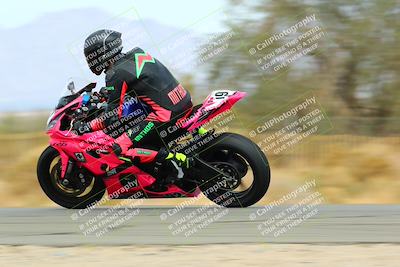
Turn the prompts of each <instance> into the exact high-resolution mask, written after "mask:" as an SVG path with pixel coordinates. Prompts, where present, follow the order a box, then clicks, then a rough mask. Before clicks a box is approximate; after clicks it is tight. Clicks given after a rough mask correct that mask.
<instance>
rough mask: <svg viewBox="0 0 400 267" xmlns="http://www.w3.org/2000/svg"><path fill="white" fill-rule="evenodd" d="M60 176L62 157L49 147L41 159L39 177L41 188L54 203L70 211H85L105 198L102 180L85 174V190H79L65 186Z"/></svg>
mask: <svg viewBox="0 0 400 267" xmlns="http://www.w3.org/2000/svg"><path fill="white" fill-rule="evenodd" d="M60 174H61V160H60V155H59V153H58V151H57V150H56V149H55V148H53V147H51V146H49V147H47V148H46V149H45V150H44V151H43V153H42V155H41V156H40V158H39V161H38V165H37V176H38V180H39V184H40V186H41V188H42V189H43V191H44V192H45V193H46V195H47V196H48V197H49V198H50V199H51V200H52V201H54V202H55V203H57V204H58V205H60V206H62V207H65V208H68V209H83V208H86V207H88V206H90V205H92V204H94V203H96V202H97V201H99V200H100V199H101V198H102V197H103V195H104V192H105V186H104V183H103V180H102V179H99V178H96V177H93V176H91V175H90V174H89V173H88V172H85V177H84V179H85V188H78V187H76V186H73V185H65V184H63V183H62V180H61V179H60V177H61V175H60Z"/></svg>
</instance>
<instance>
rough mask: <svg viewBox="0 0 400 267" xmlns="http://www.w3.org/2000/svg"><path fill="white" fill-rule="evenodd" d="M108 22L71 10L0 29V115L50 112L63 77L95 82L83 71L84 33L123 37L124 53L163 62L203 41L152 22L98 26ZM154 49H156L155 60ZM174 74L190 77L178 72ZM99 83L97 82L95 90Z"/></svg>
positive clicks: (99, 13) (97, 13)
mask: <svg viewBox="0 0 400 267" xmlns="http://www.w3.org/2000/svg"><path fill="white" fill-rule="evenodd" d="M111 17H112V16H111V14H108V13H106V12H104V11H103V10H100V9H93V8H90V9H89V8H86V9H74V10H67V11H62V12H54V13H49V14H46V15H44V16H42V17H40V18H38V19H36V20H35V21H33V22H32V23H30V24H26V25H23V26H20V27H17V28H13V29H4V28H0V36H2V42H0V58H1V65H0V71H1V74H2V75H1V92H2V95H1V97H0V112H3V111H26V110H34V109H50V108H52V107H53V106H54V105H55V103H56V101H57V99H58V98H59V96H60V92H61V90H62V88H63V87H64V86H65V84H66V81H67V80H68V78H69V77H85V78H86V79H89V80H95V79H96V77H95V76H94V75H93V74H91V73H90V71H88V69H87V67H86V66H85V65H84V61H83V60H84V57H83V53H82V44H83V40H84V38H85V37H86V36H87V35H88V34H89V33H91V32H93V31H94V30H97V29H99V28H111V29H115V30H119V31H121V32H123V39H124V44H125V45H124V50H130V49H131V48H133V47H134V46H141V47H143V49H145V50H147V51H149V52H150V53H152V54H153V55H154V56H156V57H159V58H161V60H166V61H168V59H170V55H173V54H176V53H178V52H179V53H182V51H185V52H186V53H188V54H190V53H192V52H193V51H194V50H195V47H196V45H198V41H199V39H201V38H203V37H202V36H200V35H199V34H197V33H194V32H190V31H189V32H182V31H181V29H177V28H174V27H171V26H167V25H162V24H160V23H158V22H157V21H154V20H143V21H139V20H135V19H132V20H130V19H129V18H127V17H120V18H114V19H112V21H111V22H108V23H106V24H104V22H105V21H107V20H109V18H111ZM97 25H103V26H97ZM176 33H178V35H174V34H176ZM186 35H187V36H188V38H185V36H186ZM168 36H172V37H171V38H169V41H168V42H165V41H163V40H165V39H166V38H168ZM171 44H172V45H171ZM156 47H158V48H160V47H161V51H162V53H161V54H160V53H159V51H160V50H158V49H156ZM168 63H169V64H171V62H167V65H168ZM177 69H178V70H177V71H179V70H182V71H184V70H185V71H189V72H190V71H191V69H190V68H182V66H181V67H180V68H178V67H177ZM103 79H104V78H103V77H97V80H98V81H100V84H102V82H101V81H102V80H103Z"/></svg>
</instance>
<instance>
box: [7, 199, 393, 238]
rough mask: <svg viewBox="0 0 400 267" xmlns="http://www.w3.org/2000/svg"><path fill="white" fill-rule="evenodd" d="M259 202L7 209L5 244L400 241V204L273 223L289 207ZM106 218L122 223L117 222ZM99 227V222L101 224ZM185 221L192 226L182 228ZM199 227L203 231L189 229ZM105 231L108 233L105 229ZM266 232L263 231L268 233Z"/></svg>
mask: <svg viewBox="0 0 400 267" xmlns="http://www.w3.org/2000/svg"><path fill="white" fill-rule="evenodd" d="M260 208H261V207H251V208H244V209H227V210H224V209H218V208H215V207H207V208H204V207H185V208H183V209H180V210H179V211H177V210H174V207H140V208H137V207H131V208H116V209H113V210H110V209H109V208H106V207H105V208H97V209H94V210H91V211H89V213H87V214H83V212H81V215H79V213H77V212H78V211H77V210H67V209H63V208H2V209H0V245H44V246H75V245H106V246H107V245H138V244H148V245H150V244H166V245H170V244H174V245H193V244H225V243H283V244H299V243H301V244H330V243H331V244H338V243H340V244H355V243H400V205H321V206H318V207H317V209H318V212H317V213H316V214H315V215H314V216H313V217H311V218H308V219H305V220H304V221H301V222H299V221H298V222H299V223H296V222H294V221H295V220H297V219H293V220H292V219H290V220H288V219H287V218H286V219H285V217H282V218H281V219H277V220H274V222H271V221H269V222H267V219H271V218H273V217H274V216H275V215H277V214H279V213H280V212H285V209H286V208H287V206H280V207H276V208H275V209H274V210H273V211H268V212H265V211H263V210H259V209H260ZM257 211H258V214H259V215H260V216H259V215H257ZM74 214H77V216H74ZM201 214H208V215H209V218H211V217H212V218H215V221H212V222H211V223H209V224H205V223H202V222H201V221H197V220H196V219H195V218H199V216H200V215H201ZM217 214H220V215H217ZM251 214H253V217H252V218H253V219H251ZM254 214H255V216H254ZM104 215H106V216H104ZM160 216H161V217H162V218H163V219H161V218H160ZM164 217H166V219H164ZM106 218H111V219H112V220H110V222H111V223H113V222H114V223H115V222H118V223H119V224H114V225H113V226H112V227H113V228H111V226H109V225H110V224H107V223H108V221H106ZM124 218H125V221H124ZM299 218H300V217H299ZM73 219H75V220H73ZM107 220H108V219H107ZM283 220H286V221H283ZM203 222H204V221H203ZM201 224H202V225H201ZM273 224H274V225H278V226H280V227H278V228H277V229H282V226H285V225H286V228H285V229H286V231H285V232H282V233H280V234H274V233H277V230H275V232H270V233H268V234H267V233H266V232H265V229H266V228H265V225H268V226H269V227H270V226H271V225H273ZM289 224H290V225H291V226H290V227H288V225H289ZM94 225H97V227H98V229H97V230H96V229H95V228H94ZM183 225H186V228H182V227H183ZM260 225H261V226H260ZM80 228H81V229H82V230H80ZM194 228H196V229H197V232H195V233H193V232H190V229H194ZM99 229H100V230H101V229H103V230H104V229H109V231H108V232H106V233H103V234H100V233H101V232H100V230H99ZM182 229H183V230H182ZM263 230H264V235H263V234H262V233H261V232H262V231H263ZM85 231H86V234H85V233H84V232H85ZM90 231H91V232H90ZM185 233H186V234H185ZM96 234H97V235H98V236H96Z"/></svg>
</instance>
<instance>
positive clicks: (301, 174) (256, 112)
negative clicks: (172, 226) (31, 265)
mask: <svg viewBox="0 0 400 267" xmlns="http://www.w3.org/2000/svg"><path fill="white" fill-rule="evenodd" d="M22 7H23V8H22ZM0 13H1V16H0V34H1V36H3V41H2V42H1V43H0V54H1V60H2V64H1V66H0V70H1V71H0V73H1V74H2V79H1V81H2V83H1V84H2V89H1V90H2V95H1V98H0V147H1V150H0V188H1V189H0V190H1V195H0V198H1V199H0V203H1V204H0V205H1V206H8V207H14V206H29V207H32V206H46V205H52V204H51V202H50V201H48V200H47V199H46V197H45V195H44V193H42V192H41V189H40V187H39V185H38V183H37V178H36V162H37V159H38V157H39V156H40V154H41V152H42V151H43V150H44V148H45V147H46V146H47V144H48V138H47V136H46V134H45V126H46V120H47V117H48V115H49V113H50V111H51V110H52V108H53V106H55V104H56V102H57V100H58V98H59V96H60V93H61V91H62V90H63V87H64V85H65V84H66V81H67V80H68V79H70V78H71V77H72V78H74V79H79V80H82V81H83V82H90V81H93V80H95V81H97V82H98V87H101V86H102V85H103V84H104V77H103V76H100V77H94V76H93V74H91V73H90V71H89V70H88V68H87V66H86V65H85V63H84V56H83V53H82V46H83V40H84V39H85V37H86V36H87V35H89V34H90V33H91V32H93V31H95V30H97V29H100V28H111V29H113V30H117V31H121V32H122V33H123V41H124V50H125V51H127V50H130V49H132V48H133V47H135V46H140V47H142V48H143V49H144V50H146V51H148V52H150V53H151V54H152V55H154V56H156V57H158V58H159V59H160V60H161V61H163V62H164V64H165V65H167V67H170V68H171V70H172V72H173V73H174V74H175V76H176V77H177V78H178V79H179V80H180V81H181V83H182V84H183V85H184V87H186V88H187V89H189V90H190V91H191V92H192V95H193V98H194V100H195V102H196V103H199V102H201V101H202V100H203V99H204V97H205V96H206V95H207V94H208V93H209V92H211V91H212V90H214V89H221V88H227V89H237V90H241V91H246V92H248V93H249V96H248V97H247V99H245V100H244V101H243V102H241V103H240V104H238V106H237V107H236V108H235V113H236V114H239V116H240V120H239V119H238V120H235V121H233V122H232V123H231V124H230V125H229V131H234V132H239V133H242V134H244V135H247V136H248V133H249V131H250V130H251V129H252V127H253V123H254V122H255V121H257V120H259V119H262V118H265V117H269V116H270V114H273V113H274V112H275V111H276V110H277V109H281V108H283V110H284V109H285V107H287V106H289V107H290V106H291V103H300V101H297V102H294V101H296V99H299V98H300V99H301V97H302V96H304V94H311V95H313V96H315V97H316V99H317V101H318V103H319V105H320V106H321V108H322V109H323V110H324V112H325V115H326V119H328V120H329V122H330V124H331V127H329V128H327V130H326V131H321V132H317V133H315V134H312V135H311V136H309V137H307V138H306V139H304V140H302V141H301V142H299V143H298V144H297V145H296V146H294V147H292V148H290V149H287V150H285V151H283V152H282V153H280V154H279V155H274V154H271V155H268V156H269V159H270V164H271V169H272V183H271V187H270V190H269V193H268V195H267V196H266V198H265V199H263V200H262V202H261V203H260V204H265V203H268V202H270V201H272V200H274V199H277V198H279V197H281V196H282V195H283V194H285V193H287V192H289V191H291V190H292V189H294V188H295V187H297V186H298V185H299V184H301V183H303V182H304V181H306V180H310V179H316V181H317V190H318V191H320V192H321V194H322V195H323V196H324V199H325V200H326V201H327V202H328V203H399V201H400V194H399V188H400V187H399V186H400V179H399V175H398V173H399V171H400V164H399V163H400V162H399V158H400V138H399V132H400V123H399V122H400V119H399V115H400V91H399V85H400V76H399V73H400V50H399V49H398V48H399V46H398V44H399V43H400V20H399V15H400V3H399V1H395V0H387V1H377V0H375V1H370V0H363V1H361V0H354V1H350V2H349V1H344V0H343V1H342V0H335V1H328V0H325V1H322V0H304V1H289V0H282V1H267V0H256V1H251V3H250V1H239V0H234V1H225V0H217V1H215V0H214V1H211V0H204V1H201V2H199V3H197V2H196V3H194V2H190V3H189V1H183V0H182V1H179V0H171V1H167V2H163V1H143V0H137V1H118V3H110V1H91V0H90V1H85V2H84V3H83V2H82V1H44V0H41V1H40V0H39V1H34V2H33V1H13V2H7V3H6V4H4V6H3V8H2V9H1V11H0ZM312 14H315V16H316V20H317V23H318V25H319V26H320V27H321V28H322V29H323V31H324V33H325V34H324V36H323V37H322V38H321V40H320V41H319V42H318V47H317V48H316V49H315V50H313V51H311V52H309V53H307V54H306V55H304V56H302V57H301V58H299V59H298V60H296V62H295V63H293V64H290V65H289V66H287V67H286V68H284V69H283V70H280V71H263V70H262V69H260V68H259V66H258V65H257V62H256V61H255V58H254V56H252V55H251V54H250V53H249V49H250V48H251V47H255V46H256V44H258V43H260V42H263V41H264V40H265V39H266V38H269V37H270V36H273V35H274V34H276V33H279V32H281V31H282V30H284V29H285V28H287V27H290V26H291V25H293V24H295V23H296V22H298V21H300V20H301V19H303V18H304V17H306V16H307V15H308V16H309V15H312ZM307 30H308V29H307V28H306V27H303V28H301V29H299V33H301V32H305V31H307ZM286 41H288V40H285V39H284V38H282V39H280V40H277V41H275V42H274V43H273V45H271V46H270V47H269V49H273V48H278V47H280V46H282V45H284V44H285V42H286ZM211 48H212V49H211ZM210 49H211V50H212V51H214V52H213V53H209V51H210ZM206 51H208V52H206ZM174 201H175V202H176V201H179V200H162V201H160V202H159V203H157V204H170V203H171V202H174ZM175 202H174V203H175ZM154 203H155V202H151V204H154Z"/></svg>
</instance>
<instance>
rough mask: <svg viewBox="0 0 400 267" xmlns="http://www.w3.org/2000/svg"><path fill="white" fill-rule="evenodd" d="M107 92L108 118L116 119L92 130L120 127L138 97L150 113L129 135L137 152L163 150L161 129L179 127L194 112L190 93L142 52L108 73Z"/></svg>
mask: <svg viewBox="0 0 400 267" xmlns="http://www.w3.org/2000/svg"><path fill="white" fill-rule="evenodd" d="M106 88H107V89H108V95H109V97H108V105H107V109H106V114H112V116H107V118H106V119H105V121H102V120H98V119H97V120H94V121H92V122H91V123H90V126H91V128H92V130H99V129H104V128H108V127H111V126H113V125H115V124H118V121H120V120H121V117H122V112H123V105H124V102H126V99H127V98H129V97H137V99H138V100H139V101H140V102H141V103H142V104H143V105H144V106H145V107H146V109H147V110H148V112H147V113H146V118H145V119H144V120H143V121H142V122H140V123H139V124H137V125H135V126H133V127H130V128H129V130H127V131H126V133H127V134H128V136H129V137H130V139H131V140H132V142H133V144H134V145H133V147H136V148H137V147H139V148H149V149H159V148H160V145H162V143H163V142H160V139H161V138H160V136H159V131H160V129H163V128H164V127H167V126H168V125H171V124H173V123H176V121H177V120H178V119H179V118H181V117H183V116H187V115H188V113H190V111H191V109H192V101H191V96H190V94H189V92H188V91H186V90H185V89H184V88H183V87H182V86H181V85H180V84H179V82H178V81H177V80H176V79H175V78H174V76H173V75H172V74H171V73H170V72H169V70H168V69H167V68H166V67H165V66H164V65H163V64H162V63H161V62H160V61H158V60H157V59H156V58H154V57H152V56H151V55H149V54H148V53H145V52H144V51H143V50H142V49H140V48H134V49H133V50H131V51H130V52H128V53H126V54H125V55H124V56H123V57H122V58H121V59H119V60H118V61H117V62H115V63H114V65H113V66H112V67H111V68H110V69H108V70H107V71H106ZM111 128H113V127H111ZM109 132H111V130H109Z"/></svg>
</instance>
